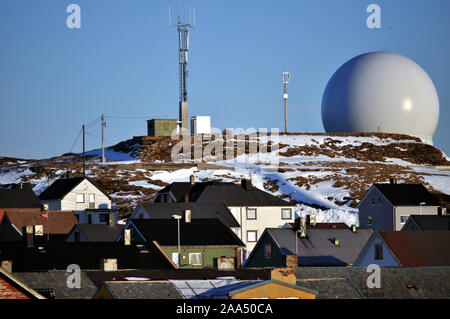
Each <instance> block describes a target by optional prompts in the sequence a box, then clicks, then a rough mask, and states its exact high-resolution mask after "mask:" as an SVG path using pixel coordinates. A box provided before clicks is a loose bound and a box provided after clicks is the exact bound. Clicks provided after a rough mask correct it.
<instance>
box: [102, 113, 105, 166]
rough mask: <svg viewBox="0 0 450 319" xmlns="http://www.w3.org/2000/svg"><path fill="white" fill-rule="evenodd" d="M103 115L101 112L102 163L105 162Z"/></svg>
mask: <svg viewBox="0 0 450 319" xmlns="http://www.w3.org/2000/svg"><path fill="white" fill-rule="evenodd" d="M105 127H106V123H105V116H104V115H103V114H102V163H105V162H106V160H105Z"/></svg>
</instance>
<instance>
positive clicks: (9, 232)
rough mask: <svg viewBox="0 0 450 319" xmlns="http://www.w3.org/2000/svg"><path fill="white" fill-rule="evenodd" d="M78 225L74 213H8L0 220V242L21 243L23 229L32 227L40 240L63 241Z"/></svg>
mask: <svg viewBox="0 0 450 319" xmlns="http://www.w3.org/2000/svg"><path fill="white" fill-rule="evenodd" d="M76 224H78V219H77V218H76V216H75V214H74V212H73V211H56V212H54V211H49V212H30V211H29V212H21V211H11V212H6V213H4V215H3V218H1V219H0V241H5V242H7V241H10V242H13V241H21V240H22V236H23V229H24V227H26V226H32V229H33V234H34V235H35V236H37V237H39V238H42V239H44V237H45V239H44V240H46V239H48V236H50V238H51V239H53V240H63V239H64V238H65V236H67V234H68V233H69V232H70V231H71V229H72V228H73V227H74V226H75V225H76Z"/></svg>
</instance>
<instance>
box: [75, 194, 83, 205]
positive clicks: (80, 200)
mask: <svg viewBox="0 0 450 319" xmlns="http://www.w3.org/2000/svg"><path fill="white" fill-rule="evenodd" d="M76 202H77V203H84V194H77V197H76Z"/></svg>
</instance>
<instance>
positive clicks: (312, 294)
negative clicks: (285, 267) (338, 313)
mask: <svg viewBox="0 0 450 319" xmlns="http://www.w3.org/2000/svg"><path fill="white" fill-rule="evenodd" d="M317 294H318V292H317V291H314V290H311V289H307V288H303V287H300V286H297V285H293V284H290V283H287V282H283V281H279V280H275V279H271V280H266V281H262V282H259V283H256V284H254V285H251V286H247V287H244V288H241V289H237V290H235V291H231V292H229V293H228V298H229V299H316V296H317Z"/></svg>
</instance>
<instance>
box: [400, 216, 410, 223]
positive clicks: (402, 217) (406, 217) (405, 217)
mask: <svg viewBox="0 0 450 319" xmlns="http://www.w3.org/2000/svg"><path fill="white" fill-rule="evenodd" d="M408 217H409V216H400V223H402V224H404V223H406V221H407V220H408Z"/></svg>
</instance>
